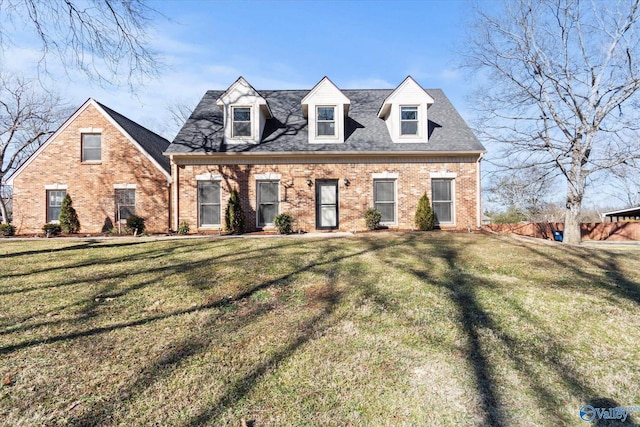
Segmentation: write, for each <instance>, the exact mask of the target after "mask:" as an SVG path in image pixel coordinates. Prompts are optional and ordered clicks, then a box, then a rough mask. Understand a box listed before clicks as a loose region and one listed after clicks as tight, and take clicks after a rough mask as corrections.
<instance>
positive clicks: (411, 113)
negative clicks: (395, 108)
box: [400, 107, 419, 136]
mask: <svg viewBox="0 0 640 427" xmlns="http://www.w3.org/2000/svg"><path fill="white" fill-rule="evenodd" d="M418 128H419V126H418V107H400V135H401V136H405V135H410V136H415V135H418Z"/></svg>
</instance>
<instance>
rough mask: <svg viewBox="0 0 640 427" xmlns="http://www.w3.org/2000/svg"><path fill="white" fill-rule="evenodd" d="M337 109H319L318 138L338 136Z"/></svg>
mask: <svg viewBox="0 0 640 427" xmlns="http://www.w3.org/2000/svg"><path fill="white" fill-rule="evenodd" d="M335 113H336V107H327V106H322V107H317V114H316V117H317V126H316V131H317V132H316V133H317V136H331V137H335V136H336V118H335V117H336V114H335Z"/></svg>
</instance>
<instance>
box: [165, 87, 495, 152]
mask: <svg viewBox="0 0 640 427" xmlns="http://www.w3.org/2000/svg"><path fill="white" fill-rule="evenodd" d="M258 92H259V93H260V94H261V95H262V96H263V97H264V98H265V99H266V101H267V102H268V103H269V106H270V107H271V110H272V112H273V115H274V117H273V118H272V119H269V120H267V121H266V124H265V128H264V131H263V134H262V140H261V142H260V143H259V144H226V143H225V141H224V129H223V123H224V120H223V115H222V114H223V113H222V110H221V109H220V107H218V105H216V100H217V99H218V98H219V97H220V95H222V94H223V93H224V91H214V90H210V91H207V93H205V95H204V96H203V98H202V100H201V101H200V103H199V104H198V105H197V106H196V108H195V110H194V111H193V113H192V114H191V117H189V119H188V120H187V122H186V123H185V125H184V126H183V127H182V129H181V130H180V132H178V135H177V136H176V138H175V139H174V140H173V142H172V143H171V145H170V146H169V148H168V149H167V151H166V152H167V153H168V154H176V153H215V152H260V153H265V152H270V153H282V152H288V153H290V152H385V151H396V152H403V151H406V152H456V151H459V152H483V151H485V148H484V147H483V146H482V144H481V143H480V141H478V139H477V138H476V136H475V135H474V134H473V132H472V131H471V129H470V128H469V126H468V125H467V124H466V123H465V121H464V120H463V119H462V117H461V116H460V115H459V114H458V112H457V111H456V109H455V108H454V107H453V105H452V104H451V102H449V100H448V99H447V97H446V96H445V94H444V93H443V92H442V90H440V89H428V90H427V92H428V93H429V94H430V95H431V96H432V97H433V98H434V100H435V102H434V103H433V105H432V106H431V107H430V108H429V110H428V113H427V115H428V120H429V142H426V143H402V144H398V143H394V142H393V141H392V140H391V137H390V136H389V132H388V130H387V125H386V123H385V121H384V120H382V119H380V118H378V116H377V113H378V111H379V109H380V106H381V105H382V103H383V102H384V100H385V98H386V97H387V96H389V94H391V92H393V90H392V89H363V90H361V89H351V90H349V89H347V90H342V93H344V94H345V96H347V97H348V98H349V99H350V101H351V106H350V109H349V115H348V117H347V118H346V122H345V142H344V143H342V144H335V143H333V144H318V143H314V144H310V143H309V142H308V126H307V119H305V118H304V117H303V116H302V106H301V101H302V99H303V98H304V97H305V95H306V94H307V93H308V92H309V91H307V90H262V91H258Z"/></svg>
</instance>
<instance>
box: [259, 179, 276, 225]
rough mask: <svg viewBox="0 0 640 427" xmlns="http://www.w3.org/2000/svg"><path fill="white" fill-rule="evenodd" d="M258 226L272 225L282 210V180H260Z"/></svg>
mask: <svg viewBox="0 0 640 427" xmlns="http://www.w3.org/2000/svg"><path fill="white" fill-rule="evenodd" d="M257 187H258V188H257V193H258V227H262V226H265V225H272V224H273V220H274V219H275V217H276V215H278V211H279V210H280V181H258V182H257Z"/></svg>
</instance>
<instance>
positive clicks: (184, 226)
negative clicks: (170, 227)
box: [178, 221, 189, 234]
mask: <svg viewBox="0 0 640 427" xmlns="http://www.w3.org/2000/svg"><path fill="white" fill-rule="evenodd" d="M178 234H189V223H188V222H187V221H182V222H180V225H178Z"/></svg>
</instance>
